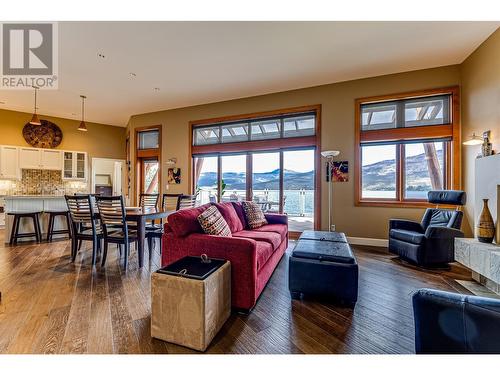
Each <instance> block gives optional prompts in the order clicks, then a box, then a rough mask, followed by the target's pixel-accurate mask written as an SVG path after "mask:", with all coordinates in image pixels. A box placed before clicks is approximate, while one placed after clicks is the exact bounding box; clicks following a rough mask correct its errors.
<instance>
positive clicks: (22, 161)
mask: <svg viewBox="0 0 500 375" xmlns="http://www.w3.org/2000/svg"><path fill="white" fill-rule="evenodd" d="M41 165H42V157H41V154H40V150H39V149H38V148H28V147H20V148H19V168H21V169H41V168H40V167H41Z"/></svg>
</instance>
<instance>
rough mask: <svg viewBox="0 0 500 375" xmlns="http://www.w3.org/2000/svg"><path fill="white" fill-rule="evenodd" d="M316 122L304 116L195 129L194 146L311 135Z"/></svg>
mask: <svg viewBox="0 0 500 375" xmlns="http://www.w3.org/2000/svg"><path fill="white" fill-rule="evenodd" d="M315 122H316V121H315V114H314V113H304V114H298V115H296V114H294V115H283V116H277V117H271V118H262V119H252V120H242V121H238V122H230V123H220V124H210V125H203V126H197V127H194V128H193V146H203V145H213V144H219V143H237V142H249V141H259V140H268V139H279V138H291V137H306V136H314V135H315V134H316V133H315V131H316V126H315Z"/></svg>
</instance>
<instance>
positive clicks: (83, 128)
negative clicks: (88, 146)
mask: <svg viewBox="0 0 500 375" xmlns="http://www.w3.org/2000/svg"><path fill="white" fill-rule="evenodd" d="M80 98H82V121H81V122H80V126H79V127H78V130H80V131H82V132H86V131H87V124H85V99H87V97H86V96H84V95H80Z"/></svg>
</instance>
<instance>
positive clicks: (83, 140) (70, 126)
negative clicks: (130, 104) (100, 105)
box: [0, 109, 125, 163]
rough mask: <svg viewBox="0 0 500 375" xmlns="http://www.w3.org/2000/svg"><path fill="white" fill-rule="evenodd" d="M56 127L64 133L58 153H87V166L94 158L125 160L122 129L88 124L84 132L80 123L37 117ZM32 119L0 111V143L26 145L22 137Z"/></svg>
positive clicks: (22, 113) (11, 112)
mask: <svg viewBox="0 0 500 375" xmlns="http://www.w3.org/2000/svg"><path fill="white" fill-rule="evenodd" d="M40 118H41V119H44V120H49V121H51V122H53V123H55V124H56V125H58V126H59V127H60V128H61V130H62V132H63V139H62V142H61V144H60V145H59V146H58V147H57V148H58V149H61V150H71V151H86V152H87V153H88V155H89V163H90V160H91V159H92V158H93V157H100V158H114V159H125V128H122V127H118V126H109V125H103V124H95V123H87V128H88V131H87V132H81V131H79V130H77V128H78V125H79V124H80V122H79V121H76V120H70V119H64V118H59V117H50V116H43V115H40ZM30 120H31V114H30V113H24V112H16V111H7V110H2V109H0V144H2V145H16V146H28V143H26V141H25V140H24V138H23V134H22V130H23V127H24V125H25V124H26V123H27V122H29V121H30Z"/></svg>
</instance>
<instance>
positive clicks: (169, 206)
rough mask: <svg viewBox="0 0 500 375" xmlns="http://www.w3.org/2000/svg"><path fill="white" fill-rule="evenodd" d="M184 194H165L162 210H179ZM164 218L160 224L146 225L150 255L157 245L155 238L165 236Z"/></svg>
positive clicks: (162, 200)
mask: <svg viewBox="0 0 500 375" xmlns="http://www.w3.org/2000/svg"><path fill="white" fill-rule="evenodd" d="M181 196H182V194H163V195H162V199H161V210H162V211H177V210H178V209H179V201H180V197H181ZM163 224H164V223H163V219H161V220H160V225H156V226H147V227H146V240H147V241H148V249H149V255H150V256H151V254H152V251H153V249H154V245H155V239H159V240H160V253H161V239H162V238H163Z"/></svg>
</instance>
